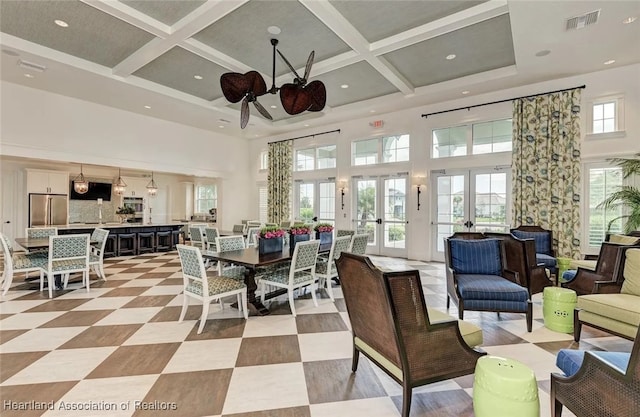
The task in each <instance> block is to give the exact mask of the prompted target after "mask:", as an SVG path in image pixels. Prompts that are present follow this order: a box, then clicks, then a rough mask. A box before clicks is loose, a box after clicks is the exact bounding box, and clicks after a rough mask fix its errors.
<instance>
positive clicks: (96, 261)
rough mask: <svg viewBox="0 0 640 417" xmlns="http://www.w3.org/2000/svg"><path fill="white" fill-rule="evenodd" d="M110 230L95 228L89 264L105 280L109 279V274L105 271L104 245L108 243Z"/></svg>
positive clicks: (92, 235)
mask: <svg viewBox="0 0 640 417" xmlns="http://www.w3.org/2000/svg"><path fill="white" fill-rule="evenodd" d="M108 236H109V231H108V230H106V229H99V228H95V229H93V233H91V242H93V243H94V244H92V245H91V253H90V254H89V266H90V267H91V268H93V270H94V271H95V272H96V275H98V277H100V278H102V279H103V280H104V281H106V280H107V275H106V274H105V273H104V247H105V246H106V245H107V237H108Z"/></svg>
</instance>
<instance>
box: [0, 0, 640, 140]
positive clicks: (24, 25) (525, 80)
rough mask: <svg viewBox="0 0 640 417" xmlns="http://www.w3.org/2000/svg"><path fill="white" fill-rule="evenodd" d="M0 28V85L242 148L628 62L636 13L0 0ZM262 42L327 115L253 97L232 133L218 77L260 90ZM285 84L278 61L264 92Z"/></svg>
mask: <svg viewBox="0 0 640 417" xmlns="http://www.w3.org/2000/svg"><path fill="white" fill-rule="evenodd" d="M596 10H599V11H600V13H599V16H598V21H597V22H596V23H595V24H593V25H589V26H586V27H584V28H581V29H577V30H566V28H565V24H566V20H567V19H568V18H571V17H575V16H578V15H581V14H584V13H588V12H592V11H596ZM0 16H1V17H0V31H1V32H2V33H1V37H0V41H1V44H2V50H3V54H2V79H3V80H6V81H9V82H14V83H19V84H23V85H28V86H32V87H35V88H41V89H45V90H48V91H52V92H56V93H60V94H65V95H69V96H73V97H78V98H81V99H83V100H89V101H94V102H97V103H101V104H106V105H110V106H114V107H118V108H122V109H126V110H130V111H134V112H138V113H143V114H149V115H151V116H154V117H160V118H163V119H168V120H173V121H176V122H180V123H185V124H189V125H193V126H197V127H201V128H205V129H210V130H214V131H220V129H222V128H224V129H226V130H225V131H224V133H227V134H233V135H237V136H245V137H256V136H264V135H269V134H277V133H281V132H286V131H290V130H295V129H301V128H303V126H306V125H309V124H311V125H313V124H324V123H328V122H334V121H339V120H342V119H351V118H353V117H358V116H360V117H362V116H365V115H369V114H370V112H371V111H377V112H384V111H390V110H397V109H399V108H403V107H412V106H417V105H422V104H429V103H435V102H439V101H443V100H449V99H452V98H459V97H462V94H463V91H465V94H470V95H475V94H480V93H484V92H488V91H494V90H497V89H502V88H508V87H513V86H518V85H523V84H529V83H532V82H537V81H543V80H549V79H554V78H558V77H564V76H569V75H575V74H580V73H587V72H592V71H598V70H601V69H605V68H606V67H604V64H603V63H604V62H605V61H607V60H611V59H614V60H615V61H616V62H615V64H614V65H627V64H631V63H636V62H640V48H638V47H637V45H638V42H640V22H634V23H629V24H624V23H623V21H624V20H625V19H627V18H629V17H633V16H635V17H639V16H640V2H638V1H524V0H521V1H505V0H496V1H432V0H420V1H383V0H379V1H356V0H348V1H347V0H329V1H326V0H299V1H295V0H285V1H276V0H273V1H258V0H251V1H243V0H225V1H218V0H209V1H201V0H199V1H191V0H183V1H170V0H161V1H160V0H159V1H153V0H145V1H124V0H123V1H115V0H60V1H59V0H43V1H21V0H1V1H0ZM56 21H62V23H60V22H58V24H56ZM60 24H62V26H60ZM65 24H66V26H65ZM271 26H276V27H278V28H279V29H280V33H279V34H277V35H273V34H271V33H269V31H268V28H269V27H271ZM272 37H275V38H277V39H278V40H279V45H278V47H279V49H280V51H281V52H282V53H283V54H284V55H285V56H286V57H287V59H288V60H289V61H290V62H291V64H292V65H293V66H294V67H295V68H297V69H298V71H300V72H304V69H303V67H304V64H305V62H306V60H307V57H308V55H309V53H310V51H311V50H314V51H315V64H314V66H313V69H312V71H311V80H321V81H323V82H324V84H325V85H326V87H327V107H326V108H325V109H324V110H323V111H322V112H319V113H309V112H306V113H303V114H302V115H298V116H290V115H288V114H286V113H285V112H284V111H283V110H282V108H281V105H280V103H279V100H278V97H277V96H274V95H270V94H267V95H266V96H262V97H260V98H259V101H260V102H261V103H262V104H263V106H264V107H266V108H267V109H268V110H269V112H270V113H271V114H272V115H273V116H274V121H273V122H271V121H268V120H266V119H264V118H262V117H260V116H259V114H258V113H257V112H255V111H253V112H252V117H251V123H250V125H249V126H248V127H247V129H245V130H244V131H240V129H239V126H238V125H239V117H240V116H239V105H237V104H236V105H232V104H230V103H228V102H227V101H226V100H225V99H224V96H223V95H222V91H221V89H220V82H219V79H220V75H222V74H223V73H225V72H229V71H233V72H241V73H244V72H247V71H249V70H257V71H259V72H260V73H262V74H263V77H264V78H265V80H266V82H267V85H268V86H270V85H271V82H272V79H271V71H272V48H271V44H270V38H272ZM545 51H548V53H546V54H545ZM538 55H541V56H538ZM24 61H26V62H27V64H29V63H32V64H36V65H38V66H42V67H44V68H45V69H44V71H42V72H39V71H37V70H34V69H33V68H31V69H29V68H26V67H25V66H24V65H22V66H21V65H19V64H20V63H21V62H24ZM25 74H29V76H25ZM292 79H293V77H292V75H291V74H290V73H289V71H288V70H287V68H286V67H285V65H284V62H283V61H282V60H281V59H280V58H278V59H277V60H276V80H275V82H276V85H281V84H283V83H285V82H291V81H292ZM145 106H146V107H145ZM220 126H222V128H221V127H220Z"/></svg>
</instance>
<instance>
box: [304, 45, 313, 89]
mask: <svg viewBox="0 0 640 417" xmlns="http://www.w3.org/2000/svg"><path fill="white" fill-rule="evenodd" d="M315 56H316V51H311V53H310V54H309V58H307V66H306V67H305V68H304V81H305V82H306V81H307V80H308V79H309V74H310V73H311V66H312V65H313V58H314V57H315Z"/></svg>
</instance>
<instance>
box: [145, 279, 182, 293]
mask: <svg viewBox="0 0 640 417" xmlns="http://www.w3.org/2000/svg"><path fill="white" fill-rule="evenodd" d="M142 281H146V279H145V280H142ZM182 289H183V286H182V285H156V286H154V287H151V288H149V289H148V290H147V291H145V292H143V293H142V294H141V295H178V294H180V293H181V292H182Z"/></svg>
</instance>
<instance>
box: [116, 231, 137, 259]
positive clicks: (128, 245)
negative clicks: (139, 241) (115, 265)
mask: <svg viewBox="0 0 640 417" xmlns="http://www.w3.org/2000/svg"><path fill="white" fill-rule="evenodd" d="M122 255H136V234H135V233H122V234H119V235H118V256H122Z"/></svg>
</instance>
